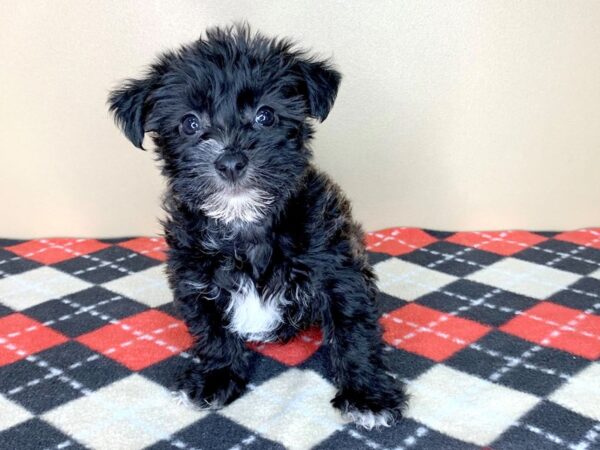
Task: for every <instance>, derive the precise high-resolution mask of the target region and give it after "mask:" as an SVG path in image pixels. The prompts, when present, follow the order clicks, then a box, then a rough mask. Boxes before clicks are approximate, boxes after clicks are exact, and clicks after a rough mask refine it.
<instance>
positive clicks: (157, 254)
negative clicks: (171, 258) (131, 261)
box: [119, 237, 167, 261]
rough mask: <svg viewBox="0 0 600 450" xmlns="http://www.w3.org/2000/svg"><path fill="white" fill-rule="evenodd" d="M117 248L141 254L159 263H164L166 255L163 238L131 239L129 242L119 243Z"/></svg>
mask: <svg viewBox="0 0 600 450" xmlns="http://www.w3.org/2000/svg"><path fill="white" fill-rule="evenodd" d="M119 246H121V247H125V248H128V249H129V250H133V251H134V252H138V253H141V254H142V255H146V256H148V257H150V258H154V259H158V260H159V261H165V260H166V259H167V255H166V253H165V250H167V244H166V243H165V240H164V239H163V238H158V237H152V238H150V237H140V238H136V239H131V240H129V241H125V242H121V243H119Z"/></svg>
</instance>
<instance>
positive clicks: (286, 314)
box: [109, 26, 406, 427]
mask: <svg viewBox="0 0 600 450" xmlns="http://www.w3.org/2000/svg"><path fill="white" fill-rule="evenodd" d="M340 80H341V76H340V74H339V73H338V72H337V71H336V70H334V69H333V68H332V67H331V65H330V64H329V63H328V62H325V61H320V60H316V59H313V58H311V57H309V56H308V55H307V54H306V53H305V52H303V51H299V50H296V49H294V47H293V45H292V44H291V43H290V42H289V41H287V40H277V39H269V38H266V37H264V36H262V35H260V34H253V33H252V32H251V31H250V30H249V28H248V27H246V26H235V27H231V28H214V29H211V30H209V31H208V32H207V33H206V36H205V37H203V38H201V39H199V40H197V41H195V42H193V43H191V44H189V45H185V46H183V47H181V48H180V49H179V50H177V51H174V52H168V53H165V54H163V55H162V56H160V57H159V58H158V60H157V61H156V62H155V63H154V64H153V65H152V66H151V67H150V69H149V71H148V72H147V74H146V76H144V77H143V78H141V79H137V80H128V81H126V82H125V83H124V84H123V85H122V86H121V87H120V88H118V89H117V90H115V91H113V92H112V93H111V96H110V99H109V105H110V110H111V111H112V112H113V114H114V116H115V119H116V121H117V123H118V124H119V125H120V127H121V128H122V130H123V132H124V133H125V135H126V136H127V137H128V138H129V139H130V140H131V142H133V144H134V145H135V146H137V147H140V148H141V147H142V141H143V138H144V133H145V132H152V136H153V140H154V143H155V145H156V151H157V155H158V159H159V160H160V161H161V163H162V170H163V173H164V175H165V176H166V179H167V182H168V188H167V193H166V195H165V202H164V204H165V209H166V212H167V219H166V220H165V222H164V229H165V236H166V240H167V243H168V245H169V248H170V250H169V257H168V277H169V282H170V285H171V287H172V289H173V292H174V297H175V302H176V303H177V304H178V305H179V307H180V309H181V311H182V313H183V317H184V319H185V321H186V323H187V325H188V327H189V330H190V332H191V334H192V335H193V336H194V338H195V346H194V352H195V355H196V356H197V357H198V360H199V361H200V362H199V363H195V364H192V365H191V366H190V367H189V369H188V370H187V371H186V373H185V374H184V376H183V377H182V378H181V380H180V389H182V390H183V391H184V392H185V393H186V394H187V396H188V397H189V398H190V399H191V400H192V401H194V402H195V403H196V404H199V405H201V406H210V407H219V406H222V405H225V404H227V403H229V402H231V401H233V400H234V399H235V398H236V397H238V396H239V395H240V394H242V393H243V391H244V389H245V385H246V382H247V380H248V371H249V356H248V351H247V349H246V346H245V341H244V338H245V337H247V335H244V334H243V333H240V332H238V331H236V330H234V329H232V323H231V321H232V312H231V308H232V302H233V296H234V295H235V293H236V292H237V293H239V292H240V289H241V287H242V286H248V285H253V286H254V287H255V289H256V293H258V296H259V297H260V299H261V300H260V301H261V302H267V301H269V302H271V303H272V304H271V306H274V307H275V308H277V309H278V310H279V311H280V313H281V317H282V321H281V322H280V323H278V324H277V326H276V328H275V329H273V330H271V332H270V333H269V334H265V335H264V338H265V339H280V340H288V339H290V338H292V337H293V336H294V335H295V334H296V333H297V332H298V331H299V330H301V329H303V328H305V327H307V326H308V325H310V324H314V323H319V324H320V325H321V326H322V328H323V330H324V336H325V342H327V343H328V344H329V346H330V348H331V357H332V361H333V367H334V370H335V382H336V384H337V387H338V393H337V395H336V396H335V398H334V399H333V400H332V402H333V405H334V406H335V407H336V408H339V409H340V410H341V411H342V412H343V413H345V414H347V415H348V416H349V417H350V418H352V419H354V420H355V421H356V422H357V423H359V424H361V425H363V426H366V427H372V426H378V425H389V424H391V423H392V422H393V421H394V420H396V419H398V418H399V417H400V415H401V411H402V408H403V406H404V404H405V398H406V397H405V394H404V391H403V389H402V386H401V385H400V384H399V383H398V382H397V381H396V380H395V378H394V377H393V376H391V375H390V374H389V370H388V368H387V366H386V363H385V361H384V354H383V344H382V341H381V330H380V326H379V324H378V317H379V314H378V307H377V304H376V295H377V288H376V285H375V276H374V274H373V272H372V269H371V267H370V266H369V264H368V262H367V259H366V256H365V249H364V244H363V233H362V230H361V228H360V227H359V225H357V224H356V223H355V222H354V221H353V219H352V217H351V212H350V205H349V203H348V200H347V199H346V198H345V197H344V195H343V194H342V193H341V192H340V189H339V188H338V187H337V186H336V185H335V184H334V183H333V182H332V181H330V179H329V178H328V177H327V176H326V175H324V174H323V173H321V172H320V171H318V170H317V169H316V168H315V167H314V166H313V165H312V164H311V162H310V161H311V156H312V155H311V150H310V149H309V147H308V144H309V142H310V140H311V137H312V134H313V127H312V124H311V123H312V121H313V120H312V119H316V120H319V121H322V120H324V119H325V118H326V117H327V115H328V114H329V111H330V109H331V107H332V105H333V103H334V100H335V97H336V94H337V90H338V85H339V83H340ZM264 107H267V108H270V111H272V112H273V113H274V115H273V118H274V123H273V124H272V125H271V124H267V125H263V124H261V123H259V121H257V119H256V116H257V112H258V111H259V109H260V108H264ZM263 110H264V109H263ZM190 114H192V117H193V118H194V119H192V122H193V123H194V124H196V125H197V126H195V127H194V129H193V130H190V129H189V128H188V129H186V128H185V127H186V124H185V121H186V120H190V119H186V117H189V116H190ZM267 122H268V121H267ZM225 154H226V155H228V158H230V159H232V158H233V160H234V162H235V169H233V170H236V171H237V167H238V166H240V167H241V166H243V165H245V167H243V168H242V169H241V170H240V171H239V173H238V172H236V173H235V176H236V178H235V180H233V181H232V180H231V179H225V178H224V177H223V176H222V174H220V173H219V169H218V168H217V163H216V161H217V160H219V158H220V157H221V156H222V155H225ZM236 161H237V162H236ZM240 161H241V163H239V162H240ZM248 193H250V194H248ZM233 201H237V202H238V204H239V210H236V211H237V212H232V211H233V210H232V209H231V207H230V205H231V204H230V202H233ZM267 299H269V300H267ZM257 407H260V405H257ZM371 413H372V414H371ZM369 414H370V416H369ZM374 415H378V416H374ZM369 417H370V418H369ZM378 417H379V418H378ZM371 419H373V420H371Z"/></svg>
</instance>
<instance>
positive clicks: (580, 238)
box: [554, 228, 600, 249]
mask: <svg viewBox="0 0 600 450" xmlns="http://www.w3.org/2000/svg"><path fill="white" fill-rule="evenodd" d="M554 239H558V240H561V241H567V242H572V243H574V244H579V245H582V246H585V247H594V248H597V249H600V228H587V229H583V230H575V231H567V232H565V233H560V234H558V235H556V236H554Z"/></svg>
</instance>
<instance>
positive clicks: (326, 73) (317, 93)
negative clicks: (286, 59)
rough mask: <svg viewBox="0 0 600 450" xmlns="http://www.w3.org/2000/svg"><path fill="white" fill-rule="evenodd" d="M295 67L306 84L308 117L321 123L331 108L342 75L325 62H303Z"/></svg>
mask: <svg viewBox="0 0 600 450" xmlns="http://www.w3.org/2000/svg"><path fill="white" fill-rule="evenodd" d="M297 67H298V69H299V71H300V73H301V75H302V77H303V79H304V81H305V83H306V97H307V100H308V106H309V108H310V115H311V116H312V117H314V118H315V119H318V120H319V121H321V122H322V121H324V120H325V119H326V118H327V116H328V115H329V111H330V110H331V107H332V106H333V102H334V101H335V97H336V95H337V92H338V87H339V85H340V81H342V75H341V74H340V73H339V72H338V71H337V70H335V69H334V68H332V67H331V65H330V64H329V63H328V62H326V61H313V60H303V61H299V62H298V66H297Z"/></svg>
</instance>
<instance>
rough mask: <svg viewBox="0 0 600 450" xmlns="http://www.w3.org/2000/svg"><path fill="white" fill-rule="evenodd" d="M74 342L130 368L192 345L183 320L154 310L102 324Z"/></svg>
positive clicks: (158, 359)
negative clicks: (103, 325)
mask: <svg viewBox="0 0 600 450" xmlns="http://www.w3.org/2000/svg"><path fill="white" fill-rule="evenodd" d="M77 341H79V342H81V343H82V344H85V345H87V346H88V347H90V348H92V349H93V350H96V351H97V352H99V353H102V354H103V355H105V356H107V357H109V358H111V359H114V360H115V361H118V362H120V363H121V364H123V365H124V366H125V367H127V368H129V369H131V370H141V369H144V368H146V367H148V366H151V365H152V364H155V363H157V362H159V361H162V360H164V359H167V358H168V357H169V356H172V355H176V354H178V353H181V352H182V351H184V350H187V349H188V348H189V347H190V346H191V345H192V338H191V336H190V335H189V333H188V332H187V329H186V327H185V325H184V323H183V322H182V321H181V320H177V319H175V318H173V317H171V316H170V315H168V314H165V313H163V312H161V311H157V310H150V311H145V312H143V313H140V314H136V315H134V316H131V317H128V318H127V319H124V320H121V321H118V322H117V323H113V324H110V325H106V326H105V327H102V328H100V329H98V330H95V331H92V332H91V333H88V334H84V335H82V336H79V337H78V338H77Z"/></svg>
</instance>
